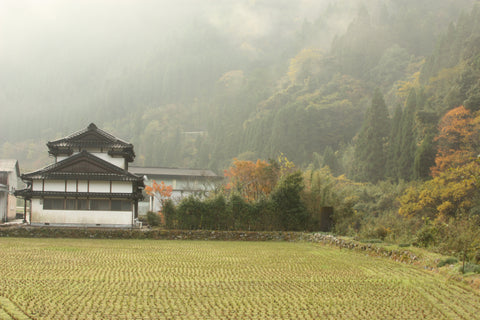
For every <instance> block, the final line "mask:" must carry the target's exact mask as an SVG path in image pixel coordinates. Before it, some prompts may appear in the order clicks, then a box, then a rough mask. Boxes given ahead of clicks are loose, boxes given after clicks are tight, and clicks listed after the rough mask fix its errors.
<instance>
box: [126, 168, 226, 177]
mask: <svg viewBox="0 0 480 320" xmlns="http://www.w3.org/2000/svg"><path fill="white" fill-rule="evenodd" d="M128 171H130V172H131V173H134V174H137V175H147V176H148V175H151V176H176V177H179V176H180V177H181V176H184V177H208V178H221V177H219V176H218V175H216V174H215V173H214V172H213V171H211V170H206V169H181V168H162V167H135V166H130V167H129V168H128Z"/></svg>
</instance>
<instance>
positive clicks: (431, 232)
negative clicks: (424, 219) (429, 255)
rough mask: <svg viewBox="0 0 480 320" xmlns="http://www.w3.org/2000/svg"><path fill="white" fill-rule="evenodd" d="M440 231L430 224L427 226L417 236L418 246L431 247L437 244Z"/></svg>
mask: <svg viewBox="0 0 480 320" xmlns="http://www.w3.org/2000/svg"><path fill="white" fill-rule="evenodd" d="M437 234H438V229H437V228H436V227H435V226H432V225H430V224H425V225H424V226H423V227H422V228H421V229H420V230H418V232H417V235H416V241H415V242H416V244H417V245H418V246H420V247H424V248H426V247H429V246H432V245H434V244H435V243H436V242H437Z"/></svg>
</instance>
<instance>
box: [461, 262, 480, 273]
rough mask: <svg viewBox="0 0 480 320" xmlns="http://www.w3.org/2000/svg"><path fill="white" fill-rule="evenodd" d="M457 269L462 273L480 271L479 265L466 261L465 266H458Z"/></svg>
mask: <svg viewBox="0 0 480 320" xmlns="http://www.w3.org/2000/svg"><path fill="white" fill-rule="evenodd" d="M458 271H460V272H462V273H480V265H478V264H474V263H470V262H468V263H466V264H465V266H463V265H461V266H459V267H458Z"/></svg>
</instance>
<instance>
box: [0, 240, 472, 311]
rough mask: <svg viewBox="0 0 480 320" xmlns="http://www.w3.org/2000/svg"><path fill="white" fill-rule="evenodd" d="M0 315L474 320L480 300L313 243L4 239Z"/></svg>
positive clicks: (429, 278)
mask: <svg viewBox="0 0 480 320" xmlns="http://www.w3.org/2000/svg"><path fill="white" fill-rule="evenodd" d="M0 253H1V258H0V319H474V318H477V319H478V318H479V317H480V294H479V293H478V292H475V291H474V290H473V289H470V288H469V287H466V286H464V285H462V284H461V283H458V282H455V281H451V280H447V279H446V278H445V277H443V276H441V275H438V274H434V273H432V272H428V271H424V270H421V269H418V268H416V267H412V266H408V265H404V264H400V263H396V262H393V261H390V260H388V259H384V258H373V257H368V256H366V255H364V254H361V253H357V252H352V251H349V250H340V249H338V248H331V247H325V246H321V245H316V244H311V243H289V242H215V241H204V242H202V241H155V240H75V239H20V238H0Z"/></svg>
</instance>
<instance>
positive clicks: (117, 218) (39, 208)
mask: <svg viewBox="0 0 480 320" xmlns="http://www.w3.org/2000/svg"><path fill="white" fill-rule="evenodd" d="M132 221H133V213H132V212H131V211H92V210H89V211H76V210H43V205H42V204H40V200H39V199H32V219H31V223H32V224H42V225H43V224H45V223H48V224H51V225H55V224H62V225H69V224H72V225H75V224H78V225H97V224H100V225H118V226H127V225H132Z"/></svg>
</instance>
